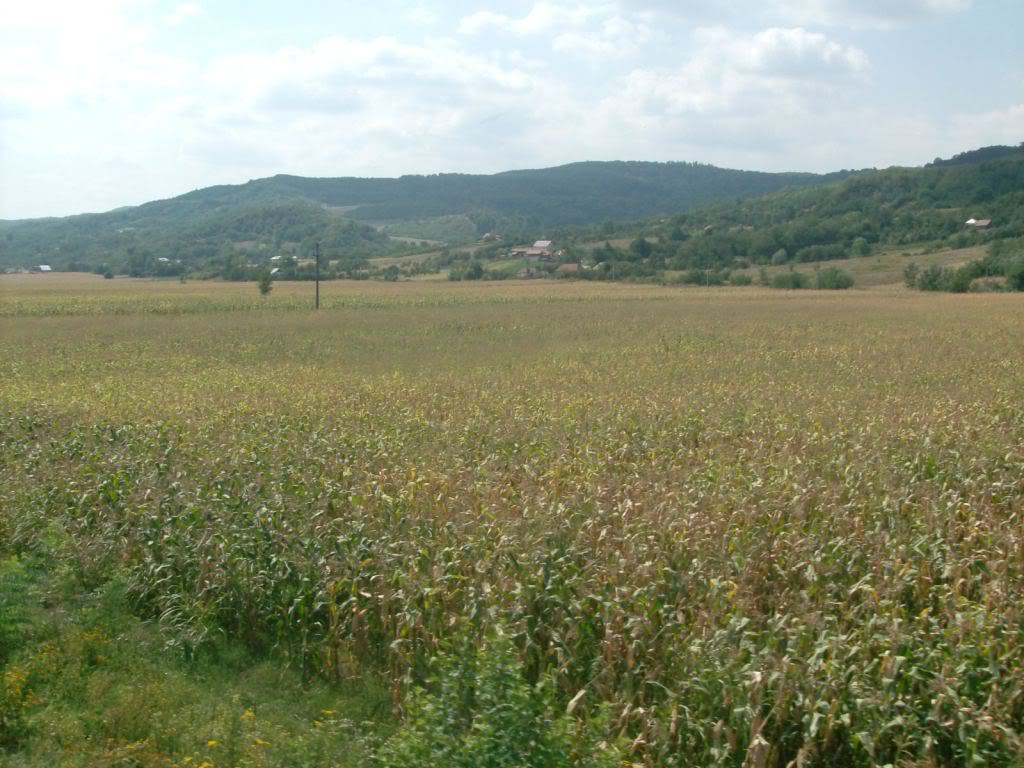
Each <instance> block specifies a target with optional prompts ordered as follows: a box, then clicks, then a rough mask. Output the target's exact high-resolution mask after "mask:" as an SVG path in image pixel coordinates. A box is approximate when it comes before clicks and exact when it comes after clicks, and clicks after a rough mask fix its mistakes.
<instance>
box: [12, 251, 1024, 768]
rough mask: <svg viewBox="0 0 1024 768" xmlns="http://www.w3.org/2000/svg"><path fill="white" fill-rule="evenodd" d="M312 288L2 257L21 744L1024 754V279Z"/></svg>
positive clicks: (30, 749) (407, 755)
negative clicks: (54, 270)
mask: <svg viewBox="0 0 1024 768" xmlns="http://www.w3.org/2000/svg"><path fill="white" fill-rule="evenodd" d="M787 271H788V270H787V269H786V268H783V269H782V273H786V272H787ZM822 271H824V270H822ZM808 274H811V273H808ZM819 274H820V273H819ZM51 278H52V280H53V281H55V282H52V281H51ZM310 299H311V296H310V290H309V286H303V285H302V284H299V283H284V282H275V283H274V285H273V291H272V292H270V293H269V294H268V295H266V296H264V297H261V296H260V295H259V292H258V291H257V290H256V288H255V287H254V284H253V283H238V284H232V283H223V282H218V283H211V282H192V281H190V282H188V283H185V284H181V283H178V282H176V281H175V282H152V281H130V280H123V279H118V280H104V279H103V278H101V277H98V276H96V277H92V278H90V277H71V276H65V275H53V276H28V275H26V276H13V277H3V278H0V315H2V322H3V327H4V333H3V334H2V335H0V558H2V560H0V562H2V565H0V582H2V587H3V588H2V590H0V680H2V687H0V750H2V751H0V755H2V756H0V762H4V761H6V762H5V764H9V765H12V766H26V767H27V766H43V765H47V766H48V765H54V764H64V765H79V766H99V765H114V764H118V761H120V763H121V764H132V765H143V766H171V765H174V766H184V765H192V766H194V765H201V764H202V763H203V762H204V761H205V762H206V763H207V764H208V766H217V767H218V768H220V767H221V766H264V765H265V766H278V765H280V766H285V765H310V766H328V765H339V764H340V765H366V766H371V765H377V766H381V765H383V766H389V767H393V768H398V767H399V766H412V765H429V764H436V765H466V766H468V765H510V766H511V765H523V766H527V765H529V766H538V765H541V766H543V765H552V766H555V765H558V766H561V765H576V766H587V767H591V766H606V765H619V764H623V765H642V766H650V767H651V768H654V766H676V767H678V768H682V767H683V766H694V768H696V767H697V766H701V767H703V766H709V765H720V766H734V767H735V768H740V767H741V766H750V765H754V766H785V765H788V764H790V763H791V762H793V761H796V762H795V763H794V764H797V765H804V766H837V765H838V766H851V767H859V766H865V767H866V766H883V765H894V766H895V765H904V766H911V765H936V766H961V765H986V766H1018V765H1019V764H1020V755H1021V754H1022V749H1024V744H1022V733H1024V658H1022V655H1024V638H1022V635H1021V632H1020V631H1019V630H1020V627H1021V625H1022V621H1024V615H1022V613H1021V610H1022V608H1021V606H1022V605H1024V573H1022V571H1021V568H1022V566H1021V562H1020V552H1021V551H1022V548H1024V528H1022V525H1021V520H1022V519H1024V518H1022V514H1024V509H1022V503H1024V454H1022V452H1021V446H1022V445H1024V406H1022V403H1024V398H1022V392H1024V354H1022V353H1024V348H1022V346H1021V343H1022V342H1021V335H1020V332H1019V331H1020V328H1021V327H1024V305H1022V304H1021V302H1020V300H1019V296H1016V295H1012V294H1008V293H1007V294H996V293H993V294H992V295H990V296H986V297H985V301H984V302H981V301H976V300H972V299H971V298H970V297H960V296H952V295H928V294H918V293H910V292H907V291H904V290H903V289H898V291H896V292H895V293H894V292H893V291H889V290H882V291H836V292H834V293H829V294H827V295H826V294H823V293H816V292H805V291H793V292H789V291H773V290H768V289H762V288H760V287H751V288H748V289H745V290H742V291H741V290H736V291H728V290H716V289H714V288H711V289H694V290H688V291H680V290H677V289H673V288H670V287H661V286H650V285H609V284H593V283H584V282H570V283H555V282H550V283H514V284H493V283H485V282H481V281H472V282H468V283H467V282H451V283H443V284H435V285H421V284H417V283H398V284H393V283H352V282H343V281H338V282H333V283H329V284H327V285H325V286H323V310H321V312H319V313H313V312H311V311H310V310H309V309H308V307H309V306H310ZM502 761H504V762H502Z"/></svg>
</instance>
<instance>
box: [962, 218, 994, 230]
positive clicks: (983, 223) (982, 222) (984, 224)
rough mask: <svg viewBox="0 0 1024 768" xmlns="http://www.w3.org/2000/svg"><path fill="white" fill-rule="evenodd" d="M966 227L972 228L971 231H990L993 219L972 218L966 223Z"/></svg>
mask: <svg viewBox="0 0 1024 768" xmlns="http://www.w3.org/2000/svg"><path fill="white" fill-rule="evenodd" d="M964 226H967V227H970V228H971V229H988V228H989V227H991V226H992V219H975V218H970V219H968V220H967V221H965V222H964Z"/></svg>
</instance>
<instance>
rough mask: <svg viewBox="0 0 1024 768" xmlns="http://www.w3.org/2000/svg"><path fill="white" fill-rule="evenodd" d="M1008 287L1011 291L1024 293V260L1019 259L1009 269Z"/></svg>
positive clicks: (1007, 272)
mask: <svg viewBox="0 0 1024 768" xmlns="http://www.w3.org/2000/svg"><path fill="white" fill-rule="evenodd" d="M1006 287H1007V288H1009V289H1010V290H1011V291H1024V258H1020V259H1017V260H1016V261H1014V262H1013V263H1011V264H1010V266H1009V267H1008V268H1007V270H1006Z"/></svg>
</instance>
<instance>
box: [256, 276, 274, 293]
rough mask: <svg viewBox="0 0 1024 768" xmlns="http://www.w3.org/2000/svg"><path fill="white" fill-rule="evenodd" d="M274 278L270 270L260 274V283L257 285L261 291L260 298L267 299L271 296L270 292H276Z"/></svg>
mask: <svg viewBox="0 0 1024 768" xmlns="http://www.w3.org/2000/svg"><path fill="white" fill-rule="evenodd" d="M273 282H274V278H273V276H272V275H271V274H270V270H269V269H265V270H263V271H262V272H261V273H260V277H259V282H257V283H256V285H257V287H258V288H259V289H260V296H263V297H266V296H269V295H270V292H271V291H272V290H274V285H273Z"/></svg>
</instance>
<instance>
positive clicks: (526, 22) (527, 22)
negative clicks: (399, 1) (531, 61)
mask: <svg viewBox="0 0 1024 768" xmlns="http://www.w3.org/2000/svg"><path fill="white" fill-rule="evenodd" d="M612 8H613V6H611V5H609V4H599V5H583V4H580V5H574V6H564V5H555V4H553V3H547V2H539V3H536V4H535V5H534V6H533V7H532V8H531V9H530V11H529V13H527V14H526V15H525V16H522V17H520V18H512V17H510V16H506V15H504V14H501V13H494V12H493V11H477V12H476V13H474V14H472V15H470V16H466V17H465V18H463V19H462V20H461V21H460V22H459V32H461V33H462V34H465V35H477V34H480V33H482V32H485V31H487V30H490V29H494V30H497V31H500V32H507V33H511V34H514V35H537V34H544V33H548V32H552V31H553V30H556V29H558V28H565V27H580V26H582V25H584V24H586V23H587V22H588V21H590V20H591V19H593V18H595V17H598V16H603V15H607V14H608V12H609V11H610V10H611V9H612Z"/></svg>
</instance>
